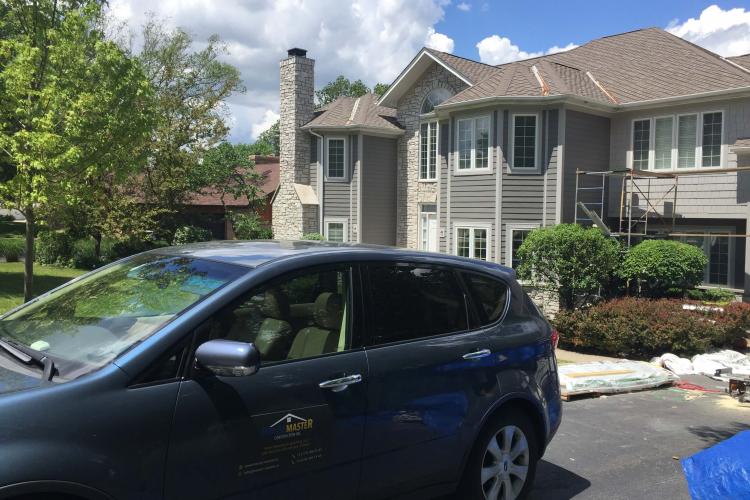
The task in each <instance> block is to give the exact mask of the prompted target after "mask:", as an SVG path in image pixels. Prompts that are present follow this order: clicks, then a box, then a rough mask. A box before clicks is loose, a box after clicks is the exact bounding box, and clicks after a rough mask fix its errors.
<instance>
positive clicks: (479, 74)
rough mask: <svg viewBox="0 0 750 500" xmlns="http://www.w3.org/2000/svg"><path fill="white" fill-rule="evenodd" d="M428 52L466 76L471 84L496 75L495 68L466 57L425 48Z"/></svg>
mask: <svg viewBox="0 0 750 500" xmlns="http://www.w3.org/2000/svg"><path fill="white" fill-rule="evenodd" d="M425 50H426V51H427V52H429V53H430V54H432V55H433V56H435V57H437V58H438V59H440V60H441V61H442V62H444V63H445V64H447V65H448V66H450V67H451V68H453V69H454V70H455V71H456V72H457V73H459V74H461V75H462V76H464V77H465V78H466V79H468V80H469V81H470V82H471V83H477V82H479V81H480V80H483V79H484V78H486V77H488V76H489V75H491V74H493V73H495V71H496V70H497V68H496V67H495V66H492V65H489V64H484V63H481V62H477V61H472V60H471V59H466V58H464V57H459V56H454V55H453V54H448V53H447V52H440V51H439V50H435V49H429V48H425Z"/></svg>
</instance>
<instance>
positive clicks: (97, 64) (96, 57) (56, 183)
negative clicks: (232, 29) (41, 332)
mask: <svg viewBox="0 0 750 500" xmlns="http://www.w3.org/2000/svg"><path fill="white" fill-rule="evenodd" d="M10 4H11V5H10V9H9V10H8V11H7V12H5V14H4V17H3V21H2V23H3V26H2V28H3V35H2V38H0V148H1V150H2V152H3V154H4V160H3V164H4V166H3V172H4V174H3V175H4V177H5V178H6V179H5V181H4V182H3V183H2V184H0V200H2V203H3V204H4V205H6V206H9V207H12V208H16V209H18V210H19V211H21V212H22V213H23V214H24V215H25V217H26V253H25V255H26V264H25V267H24V274H25V279H24V297H25V299H26V300H29V299H30V298H31V297H32V295H33V288H32V287H33V261H34V232H35V227H36V225H37V214H38V213H43V212H44V210H45V209H46V208H48V207H50V206H54V205H55V204H63V203H65V202H66V201H67V202H70V201H71V199H74V197H75V192H76V189H74V188H75V187H77V186H79V185H81V184H83V183H86V182H87V181H88V180H90V179H91V178H95V177H97V176H99V175H101V174H102V173H103V172H107V171H110V172H114V171H115V170H117V169H118V168H120V167H122V165H132V163H131V162H125V163H123V159H124V158H128V157H129V155H132V152H133V150H137V149H138V148H139V147H140V144H141V143H142V141H143V140H144V139H145V138H146V137H147V136H148V133H149V127H148V123H149V120H148V101H149V99H148V98H149V95H150V86H149V82H148V80H146V78H145V76H144V75H143V73H142V72H141V70H140V67H139V65H138V64H137V63H136V62H135V61H133V60H131V59H129V58H128V57H127V55H126V54H125V53H124V52H123V51H122V50H121V49H120V48H119V47H118V46H117V45H116V44H114V43H112V42H108V41H107V40H106V39H105V37H104V35H103V34H102V32H101V30H99V29H98V28H97V26H98V25H99V20H100V16H101V5H100V4H99V3H98V2H93V1H81V2H76V1H63V0H37V1H34V2H27V1H24V0H10Z"/></svg>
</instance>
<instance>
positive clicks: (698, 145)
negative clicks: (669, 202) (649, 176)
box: [626, 109, 727, 172]
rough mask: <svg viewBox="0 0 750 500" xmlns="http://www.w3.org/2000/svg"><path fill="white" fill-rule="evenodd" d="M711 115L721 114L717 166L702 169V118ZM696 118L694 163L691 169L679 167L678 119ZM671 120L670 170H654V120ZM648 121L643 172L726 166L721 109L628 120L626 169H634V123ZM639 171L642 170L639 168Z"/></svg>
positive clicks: (694, 169)
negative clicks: (647, 140) (646, 158)
mask: <svg viewBox="0 0 750 500" xmlns="http://www.w3.org/2000/svg"><path fill="white" fill-rule="evenodd" d="M711 113H720V114H721V139H720V141H721V144H720V148H719V165H718V166H716V167H703V166H702V164H703V116H704V115H706V114H711ZM693 115H695V116H696V117H697V118H696V120H697V123H696V131H695V163H694V165H693V166H692V167H679V166H678V165H679V158H678V155H679V150H678V142H677V141H678V140H679V124H680V121H679V120H680V117H683V116H693ZM669 117H671V118H672V159H671V167H670V168H660V169H656V168H655V163H656V120H657V119H659V118H669ZM640 121H649V122H650V124H649V127H650V128H649V144H648V167H647V168H646V169H645V170H648V171H650V172H689V171H701V172H705V171H711V170H721V169H723V168H726V165H727V154H726V151H727V145H726V142H727V141H726V133H727V132H726V113H725V112H724V110H723V109H707V110H703V111H685V112H680V113H671V114H664V115H652V116H639V117H636V118H632V119H631V120H630V142H629V143H628V149H627V158H626V164H627V168H629V169H634V168H635V167H634V163H635V149H634V148H633V139H634V137H635V122H640ZM639 170H643V168H640V169H639Z"/></svg>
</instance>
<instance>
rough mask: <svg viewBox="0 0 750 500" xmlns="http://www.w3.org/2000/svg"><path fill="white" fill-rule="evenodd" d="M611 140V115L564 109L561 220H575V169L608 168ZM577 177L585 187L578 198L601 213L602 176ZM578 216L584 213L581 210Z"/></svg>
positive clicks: (593, 170)
mask: <svg viewBox="0 0 750 500" xmlns="http://www.w3.org/2000/svg"><path fill="white" fill-rule="evenodd" d="M609 141H610V119H609V118H606V117H601V116H596V115H591V114H587V113H581V112H578V111H572V110H566V111H565V169H564V172H563V192H562V222H574V218H575V201H576V200H575V197H576V170H585V171H587V172H604V171H606V170H608V169H609ZM578 181H579V183H580V184H579V186H580V187H581V188H582V189H580V190H579V192H578V196H579V198H578V201H581V202H583V203H584V204H585V205H586V207H587V208H589V209H590V210H592V211H595V212H596V213H597V214H601V210H602V208H601V185H602V178H601V176H593V175H589V176H579V179H578ZM605 186H606V183H605ZM605 189H606V188H605ZM605 194H606V193H605ZM605 203H606V198H605ZM578 216H579V217H585V215H584V214H583V213H582V212H581V213H579V214H578ZM580 222H582V223H584V222H588V221H583V220H582V221H580Z"/></svg>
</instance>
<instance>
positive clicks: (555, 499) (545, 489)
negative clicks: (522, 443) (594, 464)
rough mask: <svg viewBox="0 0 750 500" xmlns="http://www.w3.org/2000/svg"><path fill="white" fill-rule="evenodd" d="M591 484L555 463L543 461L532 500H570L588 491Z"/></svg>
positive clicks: (537, 473)
mask: <svg viewBox="0 0 750 500" xmlns="http://www.w3.org/2000/svg"><path fill="white" fill-rule="evenodd" d="M589 486H591V482H590V481H589V480H588V479H586V478H583V477H581V476H579V475H578V474H575V473H573V472H570V471H569V470H567V469H563V468H562V467H560V466H558V465H555V464H553V463H550V462H547V461H546V460H542V461H541V462H539V465H538V466H537V470H536V480H535V481H534V489H533V490H531V497H530V498H532V499H536V500H541V499H544V500H568V499H570V498H574V497H575V496H576V495H578V494H579V493H581V492H582V491H584V490H586V489H587V488H588V487H589Z"/></svg>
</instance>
